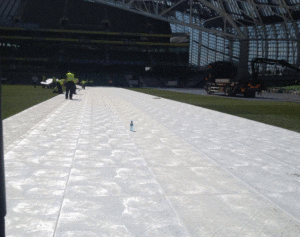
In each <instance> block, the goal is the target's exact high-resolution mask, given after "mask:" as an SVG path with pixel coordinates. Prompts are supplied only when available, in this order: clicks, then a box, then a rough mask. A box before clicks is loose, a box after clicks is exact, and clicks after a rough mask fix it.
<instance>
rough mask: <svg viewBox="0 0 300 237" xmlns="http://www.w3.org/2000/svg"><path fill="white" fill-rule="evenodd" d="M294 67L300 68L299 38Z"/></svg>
mask: <svg viewBox="0 0 300 237" xmlns="http://www.w3.org/2000/svg"><path fill="white" fill-rule="evenodd" d="M296 67H297V68H300V40H297V61H296Z"/></svg>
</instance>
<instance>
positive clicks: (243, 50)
mask: <svg viewBox="0 0 300 237" xmlns="http://www.w3.org/2000/svg"><path fill="white" fill-rule="evenodd" d="M248 58H249V41H248V40H241V41H240V61H239V66H238V74H237V76H238V78H242V77H245V76H248V74H249V73H248Z"/></svg>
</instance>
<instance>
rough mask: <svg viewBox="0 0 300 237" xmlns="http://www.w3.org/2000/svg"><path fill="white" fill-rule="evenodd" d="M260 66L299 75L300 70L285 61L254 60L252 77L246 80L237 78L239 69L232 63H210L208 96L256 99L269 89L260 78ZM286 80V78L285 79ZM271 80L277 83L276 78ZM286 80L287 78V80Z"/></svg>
mask: <svg viewBox="0 0 300 237" xmlns="http://www.w3.org/2000/svg"><path fill="white" fill-rule="evenodd" d="M258 64H271V65H279V66H281V67H285V68H289V69H291V70H293V71H295V72H297V73H299V72H300V69H299V68H297V67H295V66H293V65H292V64H290V63H288V62H287V61H285V60H276V59H268V58H254V59H253V60H252V61H251V69H252V75H251V76H249V77H244V78H237V76H236V71H237V68H236V67H235V65H234V64H233V63H231V62H224V61H218V62H214V63H210V64H209V65H208V66H207V69H206V78H205V80H206V85H205V89H206V91H207V94H213V93H224V94H225V95H226V96H236V95H237V94H242V95H244V96H245V97H255V95H256V93H260V92H261V91H262V90H266V89H267V83H268V82H267V81H265V80H264V79H263V78H262V77H260V76H259V73H258V68H257V66H258ZM283 79H284V77H283ZM271 80H273V81H276V80H278V78H276V77H275V76H274V77H272V78H271ZM285 80H286V78H285Z"/></svg>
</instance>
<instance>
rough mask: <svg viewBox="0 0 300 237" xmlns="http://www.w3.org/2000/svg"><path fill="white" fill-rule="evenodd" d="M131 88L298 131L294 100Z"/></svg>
mask: <svg viewBox="0 0 300 237" xmlns="http://www.w3.org/2000/svg"><path fill="white" fill-rule="evenodd" d="M132 90H134V91H137V92H142V93H146V94H151V95H154V96H158V97H163V98H166V99H171V100H176V101H180V102H184V103H187V104H191V105H196V106H200V107H203V108H208V109H212V110H216V111H220V112H223V113H227V114H232V115H236V116H239V117H243V118H247V119H251V120H255V121H258V122H262V123H266V124H270V125H274V126H277V127H282V128H286V129H289V130H292V131H296V132H300V104H299V103H296V102H273V101H249V100H238V99H231V98H224V97H218V96H203V95H193V94H186V93H181V92H171V91H164V90H158V89H140V88H139V89H136V88H134V89H132Z"/></svg>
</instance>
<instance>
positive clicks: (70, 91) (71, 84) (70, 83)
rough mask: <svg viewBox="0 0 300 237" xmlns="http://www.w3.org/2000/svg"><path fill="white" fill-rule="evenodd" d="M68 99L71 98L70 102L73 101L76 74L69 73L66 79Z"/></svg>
mask: <svg viewBox="0 0 300 237" xmlns="http://www.w3.org/2000/svg"><path fill="white" fill-rule="evenodd" d="M66 81H67V82H66V99H68V97H69V98H70V100H72V99H73V98H72V97H73V92H74V86H75V83H74V74H73V73H71V72H68V73H67V78H66Z"/></svg>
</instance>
